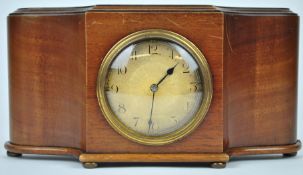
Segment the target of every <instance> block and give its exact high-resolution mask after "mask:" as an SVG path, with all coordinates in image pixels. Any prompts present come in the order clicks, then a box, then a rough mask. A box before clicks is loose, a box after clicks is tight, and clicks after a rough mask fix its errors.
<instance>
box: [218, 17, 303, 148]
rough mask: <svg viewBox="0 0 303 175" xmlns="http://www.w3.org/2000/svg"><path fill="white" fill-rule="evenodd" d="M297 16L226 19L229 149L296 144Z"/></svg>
mask: <svg viewBox="0 0 303 175" xmlns="http://www.w3.org/2000/svg"><path fill="white" fill-rule="evenodd" d="M298 38H299V37H298V17H297V16H288V15H285V16H238V15H229V14H226V16H225V40H224V50H225V52H224V110H225V126H226V131H225V134H226V137H227V138H225V140H226V142H225V143H227V145H226V146H227V147H241V146H261V145H285V144H292V143H295V142H296V125H297V124H296V109H297V65H298V61H297V59H298Z"/></svg>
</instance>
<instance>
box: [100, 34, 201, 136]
mask: <svg viewBox="0 0 303 175" xmlns="http://www.w3.org/2000/svg"><path fill="white" fill-rule="evenodd" d="M105 81H106V83H105V86H104V91H105V96H106V100H107V102H108V105H109V107H110V109H111V110H112V112H113V113H114V114H115V117H117V118H118V119H119V121H120V122H121V123H122V124H123V125H125V126H126V127H127V128H129V129H131V130H133V131H134V132H137V133H139V134H142V135H145V136H155V137H157V136H163V135H166V134H169V133H172V132H175V131H177V130H179V129H180V128H182V127H184V126H185V125H186V124H188V123H189V122H190V121H191V120H192V119H193V117H195V115H196V113H197V112H198V110H199V108H200V106H201V103H202V101H203V97H204V94H203V79H202V78H201V70H200V68H199V66H198V64H197V62H196V61H195V59H194V58H193V56H192V55H191V54H189V52H188V51H186V50H185V49H184V48H183V47H181V46H180V45H178V44H176V43H174V42H171V41H166V40H160V39H148V40H143V41H139V42H136V43H134V44H131V45H128V46H127V47H125V48H124V49H122V51H121V52H120V53H119V54H118V55H117V56H116V57H115V58H114V60H113V61H112V63H111V65H110V66H109V69H108V71H107V76H106V80H105Z"/></svg>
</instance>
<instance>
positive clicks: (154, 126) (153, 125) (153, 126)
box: [151, 122, 159, 130]
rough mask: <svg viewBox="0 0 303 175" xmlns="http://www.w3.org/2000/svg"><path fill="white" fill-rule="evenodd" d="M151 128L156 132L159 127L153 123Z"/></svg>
mask: <svg viewBox="0 0 303 175" xmlns="http://www.w3.org/2000/svg"><path fill="white" fill-rule="evenodd" d="M151 128H152V129H153V130H158V129H159V125H158V124H157V123H156V122H153V123H152V126H151Z"/></svg>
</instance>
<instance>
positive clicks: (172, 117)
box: [170, 116, 178, 124]
mask: <svg viewBox="0 0 303 175" xmlns="http://www.w3.org/2000/svg"><path fill="white" fill-rule="evenodd" d="M170 119H172V120H173V121H174V122H175V123H176V124H178V119H177V117H176V116H171V117H170Z"/></svg>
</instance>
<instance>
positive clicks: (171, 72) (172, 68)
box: [157, 63, 179, 86]
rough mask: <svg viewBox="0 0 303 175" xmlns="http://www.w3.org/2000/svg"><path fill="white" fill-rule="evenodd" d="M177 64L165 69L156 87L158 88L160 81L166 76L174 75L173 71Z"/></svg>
mask: <svg viewBox="0 0 303 175" xmlns="http://www.w3.org/2000/svg"><path fill="white" fill-rule="evenodd" d="M178 64H179V63H177V64H176V65H174V67H171V68H169V69H167V71H166V75H165V76H164V77H163V78H162V79H161V80H160V81H159V82H158V83H157V86H159V84H160V83H162V81H163V80H164V79H165V78H166V77H167V76H168V75H172V74H173V73H174V69H175V67H176V66H177V65H178Z"/></svg>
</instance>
